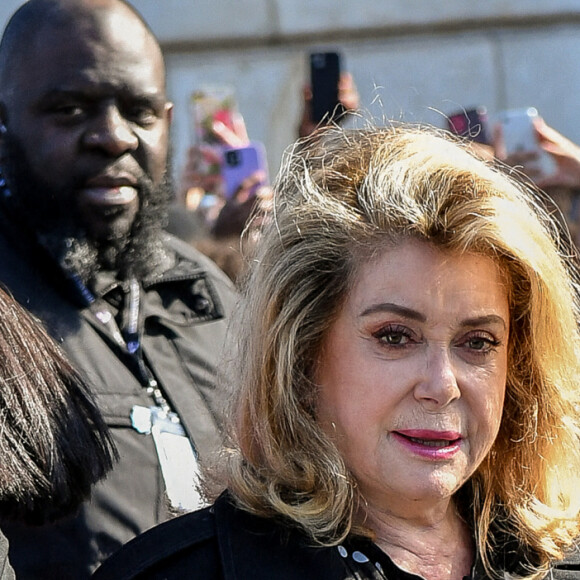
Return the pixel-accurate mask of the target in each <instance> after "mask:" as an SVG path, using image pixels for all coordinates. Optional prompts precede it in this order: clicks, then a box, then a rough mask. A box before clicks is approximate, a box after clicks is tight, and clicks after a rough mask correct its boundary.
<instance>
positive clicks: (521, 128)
mask: <svg viewBox="0 0 580 580" xmlns="http://www.w3.org/2000/svg"><path fill="white" fill-rule="evenodd" d="M537 117H538V111H537V109H536V108H535V107H527V108H525V109H510V110H507V111H501V112H500V113H498V115H497V121H498V122H499V123H500V125H501V130H502V135H503V140H504V145H505V149H506V153H507V155H508V156H509V155H514V154H516V153H535V154H536V155H537V158H536V159H535V160H534V161H533V162H531V163H532V164H533V165H534V166H535V167H536V168H537V169H538V170H539V171H540V172H541V173H542V175H543V176H546V175H549V174H550V173H553V172H554V171H555V162H554V160H553V159H552V157H551V156H550V154H549V153H547V152H546V151H544V150H543V149H542V148H541V147H540V144H539V142H538V138H537V135H536V130H535V128H534V119H536V118H537Z"/></svg>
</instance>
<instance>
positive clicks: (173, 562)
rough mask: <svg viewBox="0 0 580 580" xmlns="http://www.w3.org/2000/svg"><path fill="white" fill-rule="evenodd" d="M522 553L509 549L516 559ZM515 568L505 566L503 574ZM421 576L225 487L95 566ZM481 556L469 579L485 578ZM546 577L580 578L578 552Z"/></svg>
mask: <svg viewBox="0 0 580 580" xmlns="http://www.w3.org/2000/svg"><path fill="white" fill-rule="evenodd" d="M517 557H518V556H517V554H515V553H514V554H511V555H509V556H508V558H507V560H508V563H509V564H511V565H516V566H517V564H518V563H517V562H516V561H514V560H515V559H517ZM515 577H516V576H513V575H510V574H509V573H506V574H505V578H515ZM183 578H200V579H201V578H203V580H273V579H275V580H422V579H421V578H420V577H419V576H416V575H414V574H410V573H408V572H405V571H403V570H401V569H400V568H398V567H397V566H396V565H395V564H394V563H393V562H392V560H391V559H390V558H389V557H388V556H387V555H386V554H385V553H384V552H383V551H382V550H380V549H379V548H378V547H377V546H376V545H375V544H374V543H372V542H371V541H370V540H367V539H362V538H349V539H347V540H346V541H345V542H344V544H343V545H341V546H333V547H314V546H313V545H312V542H311V541H309V540H308V539H306V538H305V537H304V535H303V534H301V533H300V532H299V531H297V530H292V529H290V528H289V527H288V526H285V525H284V524H281V523H280V522H277V521H276V520H274V519H265V518H259V517H256V516H253V515H251V514H249V513H246V512H244V511H242V510H240V509H238V508H236V507H235V506H234V505H233V503H232V501H231V500H230V498H229V496H228V494H227V492H226V493H224V494H222V496H221V497H220V498H218V500H217V501H216V502H215V503H214V505H213V506H211V507H209V508H205V509H203V510H200V511H197V512H195V513H191V514H187V515H185V516H181V517H179V518H176V519H174V520H171V521H169V522H166V523H164V524H162V525H160V526H157V527H156V528H154V529H152V530H150V531H148V532H146V533H145V534H142V535H141V536H140V537H138V538H136V539H135V540H133V541H131V542H129V544H127V545H126V546H124V547H123V548H122V549H121V550H120V551H119V552H117V553H116V554H114V555H113V556H112V557H111V558H109V560H107V561H105V563H104V564H103V565H102V566H101V567H100V568H99V569H97V571H96V572H95V574H94V575H93V580H180V579H183ZM487 578H488V576H487V575H486V574H485V571H484V569H483V566H482V565H481V563H479V562H476V563H475V565H474V566H473V570H472V573H471V575H470V576H468V577H467V578H466V579H465V580H484V579H487ZM547 578H551V579H554V580H578V579H580V554H573V555H571V556H570V558H568V559H566V560H565V561H562V562H558V563H556V564H554V567H553V569H552V570H551V571H550V573H549V574H548V576H547Z"/></svg>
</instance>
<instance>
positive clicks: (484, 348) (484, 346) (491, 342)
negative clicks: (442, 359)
mask: <svg viewBox="0 0 580 580" xmlns="http://www.w3.org/2000/svg"><path fill="white" fill-rule="evenodd" d="M464 345H465V346H466V347H467V348H468V349H469V350H472V351H475V352H478V353H484V354H485V353H488V352H490V351H493V350H495V347H497V346H498V345H499V341H498V340H496V339H495V338H494V337H492V336H488V335H485V336H483V335H481V336H480V335H475V336H469V337H467V339H466V340H465V342H464Z"/></svg>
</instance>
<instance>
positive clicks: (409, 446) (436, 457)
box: [391, 429, 463, 461]
mask: <svg viewBox="0 0 580 580" xmlns="http://www.w3.org/2000/svg"><path fill="white" fill-rule="evenodd" d="M391 435H392V437H393V438H394V439H395V441H397V442H398V443H399V444H400V445H401V447H403V448H404V449H405V450H406V451H407V452H410V453H411V454H412V455H414V456H416V457H419V458H421V459H427V460H430V461H444V460H449V459H451V458H452V457H453V456H454V455H456V454H457V453H459V451H460V450H461V446H462V443H463V439H462V438H461V436H460V435H459V433H456V432H454V431H431V430H428V429H407V430H401V431H392V432H391ZM452 435H453V436H454V437H451V436H452Z"/></svg>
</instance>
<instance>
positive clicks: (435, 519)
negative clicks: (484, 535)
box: [364, 502, 474, 580]
mask: <svg viewBox="0 0 580 580" xmlns="http://www.w3.org/2000/svg"><path fill="white" fill-rule="evenodd" d="M408 514H409V512H405V511H402V510H398V511H397V512H391V511H385V510H377V509H373V507H372V506H369V505H367V506H365V514H364V524H365V526H366V527H370V528H371V529H372V530H374V532H375V533H376V539H375V542H376V543H377V545H378V546H379V547H380V548H381V549H382V550H383V551H384V552H385V553H386V554H388V555H389V557H390V558H391V560H393V562H394V563H395V564H396V565H397V566H399V567H400V568H402V569H403V570H406V571H408V572H411V573H413V574H417V575H419V576H422V577H423V578H428V579H429V580H462V579H463V578H464V577H465V576H469V574H470V572H471V567H472V565H473V561H474V545H473V538H472V535H471V531H470V529H469V526H468V525H467V524H466V523H465V521H464V520H463V519H462V518H461V517H460V516H459V514H458V513H457V510H456V508H455V506H454V505H453V503H452V502H447V505H444V504H440V505H437V506H432V509H425V510H418V511H416V512H415V514H417V515H416V517H409V515H408Z"/></svg>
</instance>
